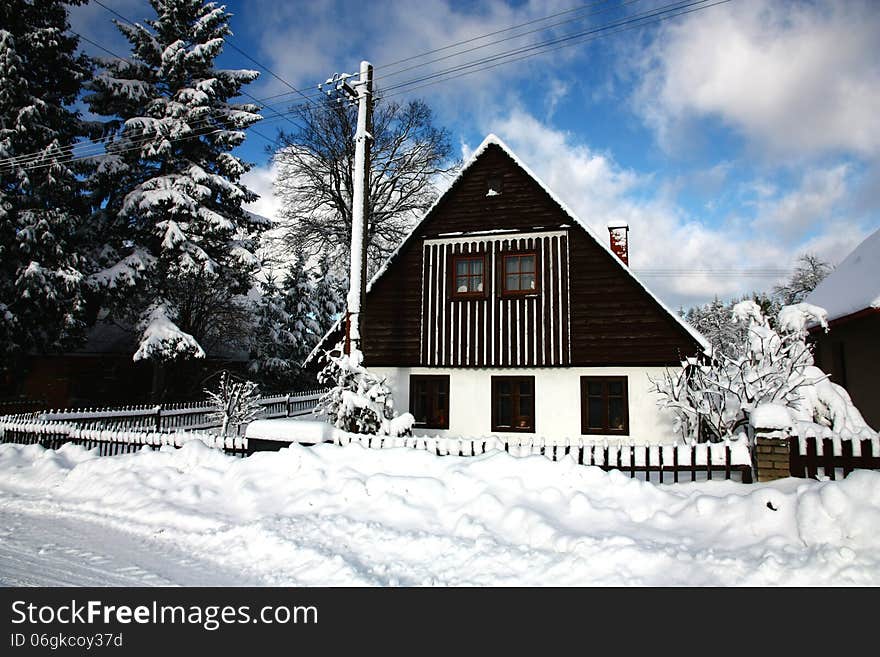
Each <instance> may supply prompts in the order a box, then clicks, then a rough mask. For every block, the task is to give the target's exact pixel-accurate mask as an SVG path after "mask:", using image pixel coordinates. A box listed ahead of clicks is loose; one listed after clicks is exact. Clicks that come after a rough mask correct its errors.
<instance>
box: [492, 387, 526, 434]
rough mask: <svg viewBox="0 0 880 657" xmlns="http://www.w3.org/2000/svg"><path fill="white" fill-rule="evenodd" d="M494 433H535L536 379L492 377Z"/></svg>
mask: <svg viewBox="0 0 880 657" xmlns="http://www.w3.org/2000/svg"><path fill="white" fill-rule="evenodd" d="M492 431H524V432H529V433H532V432H534V431H535V377H533V376H493V377H492Z"/></svg>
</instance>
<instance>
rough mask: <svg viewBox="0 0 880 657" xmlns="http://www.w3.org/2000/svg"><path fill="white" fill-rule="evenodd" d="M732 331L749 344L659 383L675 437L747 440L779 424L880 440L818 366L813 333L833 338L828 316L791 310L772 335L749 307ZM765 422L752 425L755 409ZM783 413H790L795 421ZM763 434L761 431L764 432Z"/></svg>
mask: <svg viewBox="0 0 880 657" xmlns="http://www.w3.org/2000/svg"><path fill="white" fill-rule="evenodd" d="M730 321H731V323H733V324H734V325H735V326H736V327H739V330H737V331H734V332H733V333H732V334H733V335H737V334H739V335H742V336H743V337H742V338H741V339H740V340H738V341H736V342H734V343H733V344H731V345H729V350H727V351H714V352H713V353H712V354H711V356H709V357H708V358H707V359H706V360H698V359H696V358H692V359H688V360H686V361H685V362H683V363H682V369H681V371H679V372H670V371H667V372H666V373H665V375H664V376H663V377H662V378H661V379H659V380H657V381H654V386H655V390H656V391H657V392H658V393H659V395H660V396H659V399H658V404H659V405H660V406H661V407H662V408H665V409H667V410H668V411H670V412H672V414H673V416H674V418H675V424H674V426H675V430H676V432H677V433H678V434H679V435H680V436H681V437H682V438H683V439H684V440H687V441H692V442H693V441H698V442H699V441H706V440H708V441H718V440H724V439H735V438H737V437H744V436H746V434H747V433H748V426H749V424H750V422H751V424H752V425H753V426H756V427H757V426H758V425H757V424H755V422H756V421H759V422H760V421H765V420H764V419H763V418H766V420H767V421H769V420H772V422H771V424H773V426H772V427H767V428H772V429H779V428H780V427H779V425H780V424H785V425H787V426H789V427H790V428H791V429H792V430H793V431H796V432H797V433H798V434H810V435H815V434H816V432H817V430H816V425H818V428H819V429H820V430H821V428H822V427H825V428H828V429H830V430H831V431H832V432H833V433H834V434H835V435H837V436H838V437H840V438H842V439H845V440H850V439H861V438H873V437H876V435H877V434H876V433H875V432H874V431H873V430H872V429H871V428H870V427H868V425H867V424H866V422H865V420H864V419H863V418H862V415H861V414H860V413H859V411H858V409H857V408H856V407H855V406H854V405H853V403H852V400H851V399H850V397H849V394H847V392H846V390H844V389H843V388H841V387H840V386H838V385H837V384H835V383H832V382H831V381H829V380H828V376H827V375H826V374H825V373H824V372H822V370H820V369H819V368H818V367H816V366H815V365H814V364H813V354H812V352H811V350H810V347H809V345H808V344H807V342H806V337H807V325H808V324H809V323H814V324H818V325H820V326H823V327H825V328H826V330H827V326H828V324H827V321H826V313H825V311H824V310H823V309H822V308H819V307H817V306H813V305H810V304H807V303H798V304H794V305H790V306H784V307H783V308H782V309H781V310H780V311H779V314H778V315H777V320H776V328H775V329H774V328H772V327H771V325H770V322H769V321H768V319H767V318H766V317H765V316H764V314H763V313H762V311H761V308H760V306H759V305H758V304H757V303H755V302H754V301H742V302H740V303H738V304H736V305H735V306H734V308H733V313H732V317H731V320H730ZM759 408H761V409H763V410H761V411H760V412H759V417H758V418H754V419H752V418H751V415H752V414H753V413H754V412H755V411H756V409H759ZM780 408H783V409H787V412H788V413H789V416H790V417H789V420H788V421H787V420H786V418H785V417H783V414H782V412H781V411H780ZM759 428H761V427H759Z"/></svg>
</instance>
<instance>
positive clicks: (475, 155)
mask: <svg viewBox="0 0 880 657" xmlns="http://www.w3.org/2000/svg"><path fill="white" fill-rule="evenodd" d="M491 145H495V146H498V147H499V148H500V149H501V150H503V151H504V152H505V153H506V154H507V156H508V157H509V158H510V159H511V160H513V162H514V164H516V165H517V166H518V167H519V168H520V169H522V170H523V171H524V172H525V173H526V175H528V176H530V177H531V178H532V180H534V181H535V182H536V183H538V186H539V187H540V188H541V189H543V190H544V191H545V192H546V193H547V195H548V196H549V197H550V198H551V199H553V201H554V202H555V203H556V204H557V205H558V206H559V207H560V208H561V209H562V211H563V212H564V213H565V214H567V215H568V216H569V217H571V218H572V219H573V220H574V222H575V223H576V224H577V225H579V226H580V227H581V228H582V229H584V230H585V231H586V233H587V235H589V236H590V237H592V238H593V241H595V242H596V243H597V244H598V245H599V246H600V247H602V248H603V249H605V251H606V252H607V253H608V254H609V255H610V256H611V257H612V259H613V260H614V262H616V263H617V264H618V265H619V266H620V267H622V268H623V270H624V271H625V272H626V273H627V274H629V276H630V277H631V278H632V279H633V280H634V281H635V282H636V283H637V284H638V285H639V286H640V287H641V288H642V289H643V290H644V291H645V292H646V293H647V294H648V295H649V296H650V297H651V298H652V299H654V301H655V302H656V303H657V305H659V306H660V308H662V309H663V310H664V311H666V313H667V314H668V315H670V316H671V317H672V318H673V319H674V320H675V321H676V322H678V324H679V325H680V326H681V327H682V328H684V329H685V331H687V333H688V334H689V335H690V336H691V337H692V338H694V339H695V340H696V341H697V342H698V343H699V344H700V345H701V346H702V347H703V349H704V350H706V351H708V350H709V349H710V348H711V345H710V344H709V341H708V340H707V339H706V338H705V337H704V336H703V335H702V334H701V333H700V332H699V331H697V330H696V329H695V328H694V327H693V326H691V325H690V324H688V323H687V322H686V321H685V320H684V318H682V317H680V316H679V315H678V313H676V312H673V311H672V310H671V309H670V308H669V306H667V305H666V304H665V303H663V302H662V301H661V300H660V299H659V297H657V296H656V295H655V294H654V293H653V292H651V290H649V289H648V287H647V286H646V285H645V284H644V283H642V281H641V280H639V277H638V276H636V275H635V274H634V273H633V271H632V269H630V268H629V267H628V266H627V265H625V264H623V262H621V260H620V258H619V257H618V256H617V254H615V253H614V251H612V250H611V247H610V246H609V245H608V244H606V243H605V242H603V241H602V240H600V239H599V237H598V236H597V235H596V233H594V232H593V229H592V228H590V226H589V224H587V223H586V222H584V221H581V219H580V217H578V215H577V214H575V212H574V210H572V209H571V208H570V207H568V205H567V204H566V203H565V201H563V200H562V199H561V198H559V197H558V196H557V195H556V193H555V192H554V191H553V190H552V189H550V187H548V186H547V185H546V184H545V183H544V181H543V180H541V178H540V177H539V176H538V175H537V174H536V173H535V172H534V171H532V170H531V169H530V168H529V167H528V165H527V164H526V163H525V162H523V161H522V160H521V159H520V158H519V156H517V154H516V153H514V152H513V150H512V149H511V148H510V146H508V145H507V144H505V143H504V140H503V139H501V137H499V136H498V135H496V134H495V133H494V132H490V133H489V134H488V135H486V137H485V138H484V139H483V141H482V142H480V145H479V146H477V148H476V149H474V151H473V152H472V153H471V154H470V157H468V159H467V161H466V162H465V163H464V164H462V167H461V169H459V171H458V173H457V174H456V175H455V177H454V178H453V179H452V180H450V181H449V185H448V186H447V187H446V189H445V190H443V192H442V193H441V194H439V195H438V196H437V198H436V199H435V200H434V203H432V204H431V207H429V208H428V209H427V210H426V211H425V212H424V214H422V216H421V218H420V219H419V220H418V221H417V222H416V223H415V224H414V225H413V227H412V229H411V230H410V231H409V233H407V234H406V236H405V237H404V238H403V239H402V240H401V242H400V244H398V245H397V248H396V249H394V251H393V252H392V253H391V255H389V256H388V257H387V258H386V259H385V262H383V263H382V266H381V267H379V269H378V270H377V271H376V273H375V274H373V277H372V278H371V279H370V281H369V283H367V290H366V291H367V292H369V291H370V290H371V289H372V288H373V284H374V283H375V282H376V281H377V280H379V278H381V277H382V276H383V275H384V274H385V272H386V271H387V270H388V267H389V265H390V264H391V263H392V262H393V261H394V259H395V258H397V255H398V254H399V253H400V250H401V249H402V248H403V246H404V245H405V244H406V243H407V242H409V240H410V238H411V237H412V236H413V235H414V234H415V232H416V231H417V230H418V229H419V227H420V226H421V225H422V223H423V222H424V221H425V219H426V218H427V217H428V216H429V215H430V214H431V213H432V212H433V211H434V208H436V207H437V205H438V204H439V203H440V201H442V200H443V199H444V198H445V197H446V195H447V194H448V193H449V192H450V190H451V189H452V188H453V187H454V186H455V183H457V182H458V181H459V180H461V178H462V176H463V175H464V173H465V171H467V170H468V169H470V168H471V166H473V164H474V163H475V162H476V161H477V160H478V159H479V158H480V156H481V155H482V154H483V153H484V152H485V151H486V150H487V149H488V148H489V146H491ZM341 322H342V317H340V318H339V319H338V320H336V322H335V323H334V324H333V326H332V327H331V328H330V330H329V331H327V333H325V334H324V337H323V338H321V341H320V342H318V344H317V345H315V348H314V349H312V352H311V353H310V354H309V355H308V357H307V358H306V360H305V362H304V364H305V363H308V362H309V361H311V360H312V357H313V356H314V355H315V354H316V353H317V351H318V348H319V347H320V346H321V345H322V344H323V343H324V339H325V338H326V337H327V336H328V335H330V333H332V332H333V331H335V330H336V329H337V328H339V326H340V325H341Z"/></svg>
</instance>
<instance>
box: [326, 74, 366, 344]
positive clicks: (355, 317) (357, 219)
mask: <svg viewBox="0 0 880 657" xmlns="http://www.w3.org/2000/svg"><path fill="white" fill-rule="evenodd" d="M349 77H351V76H346V75H335V76H333V77H332V78H330V79H329V80H327V82H326V84H327V85H333V88H334V89H333V90H335V92H336V93H337V94H341V95H344V96H346V97H347V98H348V100H351V101H357V104H358V120H357V131H356V132H355V150H354V172H353V175H352V179H353V189H352V208H351V263H350V268H349V275H348V296H347V298H346V313H345V353H346V354H352V353H354V352H356V351H357V352H359V351H360V349H361V321H360V320H361V313H362V312H363V307H364V297H365V296H366V292H367V225H368V221H369V213H370V200H369V189H370V146H371V144H372V142H373V65H372V64H370V62H367V61H363V62H361V71H360V79H359V80H358V81H357V82H355V83H354V85H349V84H348V82H347V78H349ZM318 88H322V85H318ZM333 90H328V91H327V95H328V96H330V95H332V93H333ZM338 100H339V101H341V100H342V98H341V97H339V98H338Z"/></svg>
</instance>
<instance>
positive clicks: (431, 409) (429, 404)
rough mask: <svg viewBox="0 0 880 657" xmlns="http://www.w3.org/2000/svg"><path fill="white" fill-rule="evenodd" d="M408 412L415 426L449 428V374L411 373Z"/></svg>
mask: <svg viewBox="0 0 880 657" xmlns="http://www.w3.org/2000/svg"><path fill="white" fill-rule="evenodd" d="M409 412H410V413H412V414H413V417H414V418H415V419H416V422H415V426H416V427H424V428H426V429H448V428H449V376H448V375H442V374H430V375H429V374H423V375H419V374H413V375H412V376H410V377H409Z"/></svg>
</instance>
